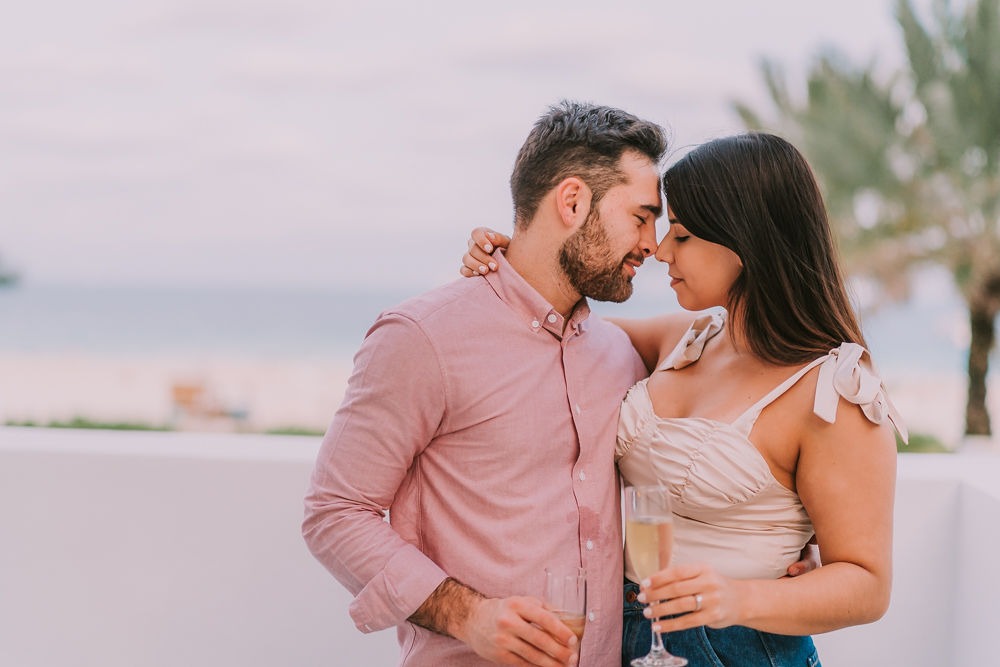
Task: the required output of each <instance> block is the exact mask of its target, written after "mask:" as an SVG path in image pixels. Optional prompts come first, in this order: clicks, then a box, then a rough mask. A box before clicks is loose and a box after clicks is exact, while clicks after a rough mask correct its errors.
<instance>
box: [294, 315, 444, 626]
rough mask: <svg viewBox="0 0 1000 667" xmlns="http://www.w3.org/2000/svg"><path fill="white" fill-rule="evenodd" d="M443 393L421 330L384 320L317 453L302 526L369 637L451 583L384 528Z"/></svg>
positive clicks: (435, 423) (434, 422)
mask: <svg viewBox="0 0 1000 667" xmlns="http://www.w3.org/2000/svg"><path fill="white" fill-rule="evenodd" d="M444 394H445V391H444V382H443V377H442V372H441V368H440V365H439V363H438V356H437V355H436V354H435V351H434V348H433V346H432V345H431V343H430V341H429V340H428V338H427V336H426V335H425V334H424V332H423V331H422V330H421V328H420V327H419V325H418V324H417V323H415V322H414V321H413V320H411V319H409V318H407V317H405V316H403V315H399V314H391V313H390V314H384V315H382V316H381V317H379V319H378V320H377V321H376V322H375V324H374V325H373V326H372V328H371V329H370V330H369V332H368V335H367V336H366V337H365V341H364V343H363V344H362V346H361V349H360V350H359V351H358V353H357V355H356V356H355V358H354V371H353V373H352V374H351V378H350V380H349V382H348V386H347V391H346V393H345V395H344V400H343V403H341V406H340V408H339V409H338V410H337V412H336V414H335V416H334V418H333V421H332V423H331V424H330V427H329V429H328V430H327V432H326V435H325V437H324V438H323V442H322V445H321V446H320V450H319V453H318V455H317V459H316V465H315V468H314V469H313V473H312V478H311V482H310V488H309V491H308V494H307V495H306V499H305V520H304V521H303V524H302V533H303V536H304V538H305V541H306V544H307V545H308V546H309V549H310V551H312V553H313V555H315V556H316V558H317V559H318V560H319V561H320V562H321V563H322V564H323V565H324V566H325V567H326V568H327V569H328V570H329V571H330V572H331V573H332V574H333V576H334V577H335V578H336V579H337V580H338V581H339V582H340V583H341V584H343V585H344V586H345V587H346V588H347V589H348V590H349V591H350V592H351V593H352V594H353V595H354V596H355V599H354V601H353V602H352V604H351V606H350V614H351V618H352V619H353V620H354V622H355V625H356V626H357V627H358V629H359V630H361V631H363V632H373V631H376V630H382V629H384V628H388V627H392V626H394V625H399V624H401V623H403V622H404V621H405V620H406V618H408V617H409V616H410V615H412V614H413V612H414V611H416V610H417V608H418V607H419V606H420V605H421V604H422V603H423V602H424V601H425V600H426V599H427V598H428V596H429V595H430V594H431V593H432V592H433V591H434V589H435V588H437V587H438V585H440V583H441V582H442V581H444V579H445V578H446V577H447V574H446V573H445V572H444V571H443V570H442V569H441V568H440V567H438V566H437V565H436V564H435V563H434V562H433V561H431V560H430V559H429V558H428V557H427V556H426V555H424V554H423V553H422V552H421V551H420V550H419V549H417V547H416V546H414V545H413V544H410V543H409V542H407V541H406V540H404V539H403V538H402V537H401V536H400V535H399V534H398V533H397V532H396V531H395V530H393V528H392V526H390V524H389V523H387V522H386V521H385V511H386V510H387V509H388V508H389V506H390V505H391V504H392V500H393V498H394V497H395V495H396V491H397V490H398V488H399V486H400V484H401V483H402V481H403V479H404V477H405V476H406V474H407V471H408V470H409V469H410V467H411V465H412V464H413V461H414V459H415V458H416V457H417V456H418V455H419V454H420V453H421V452H422V451H423V450H424V448H425V447H427V445H428V444H429V443H430V441H431V439H432V438H433V437H434V435H435V433H436V432H437V430H438V427H439V425H440V423H441V420H442V418H443V416H444V411H445V396H444Z"/></svg>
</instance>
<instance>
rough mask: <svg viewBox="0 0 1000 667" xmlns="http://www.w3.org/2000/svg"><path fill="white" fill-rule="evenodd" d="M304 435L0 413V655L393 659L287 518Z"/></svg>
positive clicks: (88, 659)
mask: <svg viewBox="0 0 1000 667" xmlns="http://www.w3.org/2000/svg"><path fill="white" fill-rule="evenodd" d="M316 446H317V441H316V439H314V438H285V437H254V436H219V435H175V434H135V433H109V432H97V431H93V432H85V431H78V432H62V431H44V430H39V431H33V430H17V429H0V540H2V546H0V665H3V666H4V667H55V666H56V665H58V666H60V667H76V666H79V667H139V666H141V667H160V666H162V667H167V666H171V667H173V666H181V665H183V666H186V667H198V666H205V667H208V666H210V665H211V666H213V667H228V666H230V665H241V666H248V667H250V666H260V667H264V666H265V665H267V666H271V665H274V666H278V665H280V666H282V667H284V666H287V665H294V666H302V667H307V666H311V665H315V666H317V667H318V666H320V665H325V666H332V665H345V666H346V665H362V664H368V665H392V664H394V663H395V662H396V655H397V648H396V641H395V633H394V632H392V631H388V632H381V633H376V634H372V635H364V634H362V633H360V632H358V631H356V630H355V629H354V627H353V624H352V623H351V622H350V618H349V617H348V615H347V604H348V602H349V600H350V596H349V595H348V594H347V592H346V591H344V590H343V589H342V588H341V587H340V586H339V585H338V584H337V583H336V582H335V581H334V580H333V578H332V577H331V576H330V575H329V574H328V573H327V572H326V571H325V570H324V569H323V568H322V566H320V565H319V563H318V562H317V561H315V560H314V559H313V557H312V555H311V554H309V552H308V551H307V549H306V547H305V544H304V543H303V541H302V538H301V536H300V533H299V523H300V521H301V517H302V496H303V494H304V491H305V485H306V482H307V479H308V475H309V471H310V469H311V465H312V460H313V458H314V456H315V452H316Z"/></svg>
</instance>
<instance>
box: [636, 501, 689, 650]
mask: <svg viewBox="0 0 1000 667" xmlns="http://www.w3.org/2000/svg"><path fill="white" fill-rule="evenodd" d="M673 519H674V515H673V512H671V510H670V492H669V491H668V490H667V488H666V487H665V486H628V487H625V551H626V552H627V553H628V558H629V562H630V563H631V564H632V569H633V570H634V571H635V573H636V574H637V575H638V576H639V579H640V580H642V579H647V578H649V577H650V576H652V575H653V574H655V573H656V572H659V571H660V570H662V569H663V568H665V567H667V566H668V565H669V564H670V553H671V550H672V548H673V537H674V521H673ZM654 622H655V621H654ZM687 662H688V661H687V659H686V658H681V657H678V656H675V655H671V654H670V653H668V652H667V650H666V649H665V648H663V639H662V638H661V637H660V634H659V633H658V632H656V631H655V630H654V631H653V645H652V647H651V648H650V651H649V653H648V654H646V655H645V656H643V657H641V658H636V659H635V660H633V661H632V667H682V666H683V665H686V664H687Z"/></svg>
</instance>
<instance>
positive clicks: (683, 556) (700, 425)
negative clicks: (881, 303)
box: [616, 309, 906, 581]
mask: <svg viewBox="0 0 1000 667" xmlns="http://www.w3.org/2000/svg"><path fill="white" fill-rule="evenodd" d="M725 320H726V312H725V310H722V309H717V310H714V311H710V312H709V313H707V314H705V315H702V316H700V317H698V318H697V319H696V320H695V322H694V323H693V324H692V325H691V328H690V329H688V331H687V333H686V334H685V335H684V337H683V338H682V339H681V341H680V342H679V343H678V344H677V346H676V347H675V348H674V350H673V351H672V352H671V354H670V355H669V356H668V357H667V358H666V359H665V360H664V362H663V363H662V364H660V366H659V367H658V368H657V371H661V370H670V369H679V368H683V367H685V366H687V365H689V364H692V363H694V362H695V361H697V360H698V359H699V358H700V357H701V353H702V350H703V349H704V347H705V343H706V342H708V340H709V339H711V338H712V337H713V336H715V335H716V334H717V333H719V332H720V331H722V329H723V327H724V325H725ZM864 354H865V349H864V348H863V347H861V346H860V345H857V344H855V343H844V344H843V345H841V346H840V347H839V348H837V349H834V350H831V351H830V352H829V353H828V354H826V355H824V356H822V357H820V358H819V359H816V360H814V361H813V362H811V363H809V364H808V365H806V366H805V367H804V368H802V369H801V370H799V371H798V372H796V373H795V374H794V375H792V376H791V377H789V378H788V379H787V380H785V381H784V382H782V383H781V384H780V385H779V386H777V387H775V388H774V389H773V390H772V391H771V392H769V393H768V394H767V395H766V396H764V397H763V398H761V399H760V400H759V401H757V402H756V403H754V404H753V405H752V406H751V407H750V408H749V409H748V410H747V411H746V412H744V413H743V414H742V415H741V416H740V417H738V418H737V419H736V420H735V421H733V422H729V423H727V422H721V421H717V420H714V419H705V418H700V417H684V418H661V417H659V416H657V415H656V414H655V413H654V412H653V406H652V403H651V401H650V398H649V393H648V392H647V389H646V380H643V381H641V382H639V383H638V384H636V385H635V386H634V387H632V389H631V390H629V392H628V395H627V396H626V397H625V402H624V404H623V405H622V410H621V419H620V421H619V425H618V443H617V450H616V458H617V459H618V465H619V468H620V470H621V473H622V475H623V477H624V478H625V483H626V484H629V485H643V484H654V485H658V484H664V485H667V486H668V487H669V488H670V490H671V496H672V498H671V501H672V504H673V511H674V551H673V560H672V562H673V563H674V564H676V563H684V562H689V563H709V564H711V565H712V566H714V567H715V568H716V570H717V571H718V572H720V573H721V574H723V575H725V576H728V577H733V578H737V579H759V578H767V579H775V578H778V577H782V576H784V575H785V574H786V570H787V568H788V566H789V565H791V564H792V563H794V562H795V561H797V560H799V557H800V553H801V551H802V548H803V547H804V546H805V544H806V543H807V542H808V541H809V539H810V538H811V537H812V535H813V527H812V523H811V522H810V520H809V515H808V514H807V513H806V510H805V508H804V507H803V506H802V502H801V501H800V500H799V497H798V495H796V494H795V493H794V492H793V491H791V490H789V489H788V488H786V487H785V486H783V485H782V484H781V483H779V482H778V480H776V479H775V478H774V475H773V474H772V473H771V470H770V468H769V467H768V465H767V462H766V461H765V460H764V458H763V457H762V456H761V455H760V453H759V452H758V450H757V448H756V447H755V446H754V444H753V443H752V442H751V441H750V439H749V434H750V431H751V429H752V428H753V425H754V422H756V421H757V417H758V416H759V415H760V413H761V411H762V410H763V409H764V408H765V407H767V406H768V405H769V404H770V403H771V402H772V401H774V400H775V399H777V398H778V397H779V396H781V395H782V394H783V393H784V392H785V391H787V390H788V388H789V387H791V386H792V385H794V384H795V383H796V382H798V380H799V379H800V378H801V377H802V376H803V375H805V374H806V373H807V372H809V371H810V370H811V369H813V368H815V367H816V366H819V367H820V372H819V377H818V381H817V387H816V399H815V404H814V407H813V409H814V412H815V413H816V414H817V415H819V416H820V417H821V418H822V419H824V420H826V421H827V422H829V423H833V421H834V420H835V419H836V414H837V406H838V403H839V399H840V397H843V398H845V399H846V400H848V401H850V402H851V403H854V404H856V405H858V406H859V407H860V408H861V409H862V411H863V412H864V414H865V416H866V417H867V418H868V419H869V420H870V421H872V422H874V423H881V422H882V420H883V419H889V420H890V421H891V423H892V424H893V426H895V427H896V429H897V430H898V431H899V432H900V434H901V435H902V436H903V438H904V440H905V439H906V431H905V429H904V428H903V425H902V421H901V420H900V419H899V415H898V413H897V412H896V410H895V408H894V407H893V405H892V403H891V402H890V401H889V398H888V396H887V395H886V392H885V388H884V386H883V384H882V381H881V380H880V379H879V378H878V376H877V375H876V374H875V372H874V371H873V370H871V369H870V368H869V366H868V365H867V364H865V365H862V364H861V363H860V362H861V358H862V355H864ZM720 381H723V382H724V381H725V380H724V379H721V380H720ZM626 575H627V576H628V577H629V578H630V579H632V580H633V581H635V580H636V579H635V573H634V572H633V571H632V570H631V567H630V566H629V564H628V562H627V561H626Z"/></svg>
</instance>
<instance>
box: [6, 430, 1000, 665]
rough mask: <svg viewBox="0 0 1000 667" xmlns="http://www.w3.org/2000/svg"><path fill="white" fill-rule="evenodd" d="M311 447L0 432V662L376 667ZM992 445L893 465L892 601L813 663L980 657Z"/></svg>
mask: <svg viewBox="0 0 1000 667" xmlns="http://www.w3.org/2000/svg"><path fill="white" fill-rule="evenodd" d="M317 446H318V439H317V438H295V437H278V436H251V435H219V434H211V435H207V434H176V433H117V432H105V431H58V430H44V429H39V430H34V429H14V428H0V665H2V666H4V667H8V666H9V667H51V666H52V665H60V667H136V666H141V667H161V666H162V667H168V666H169V667H174V666H180V665H183V666H185V667H200V666H205V667H209V666H211V667H218V666H224V665H241V666H247V667H264V666H279V665H280V666H287V665H293V666H296V667H309V666H316V667H320V666H323V667H333V666H349V665H350V666H353V665H393V664H395V663H396V656H397V650H396V642H395V635H394V633H392V632H380V633H375V634H371V635H363V634H361V633H359V632H357V631H356V630H355V629H354V627H353V624H352V623H351V621H350V618H349V617H348V615H347V611H346V610H347V605H348V603H349V600H350V598H349V595H348V594H347V593H346V591H344V590H343V589H342V588H341V587H340V586H339V585H338V584H337V583H336V582H335V581H334V580H333V579H332V577H330V576H329V575H328V574H327V573H326V572H325V571H324V570H323V569H322V567H321V566H320V565H319V564H318V563H317V562H316V561H315V560H313V558H312V556H311V555H310V554H309V553H308V552H307V550H306V548H305V546H304V544H303V542H302V539H301V537H300V534H299V522H300V520H301V515H302V495H303V492H304V490H305V486H306V482H307V478H308V475H309V471H310V469H311V466H312V461H313V458H314V456H315V453H316V448H317ZM998 480H1000V454H996V453H990V452H983V453H978V454H976V453H971V452H968V453H962V454H950V455H949V454H943V455H933V454H911V455H906V456H903V457H901V459H900V474H899V485H898V492H897V506H896V507H897V509H896V536H895V538H896V539H895V551H896V574H895V587H894V594H893V602H892V606H891V608H890V610H889V613H888V614H887V615H886V616H885V618H883V619H882V620H881V621H879V622H878V623H874V624H872V625H868V626H863V627H859V628H851V629H848V630H842V631H839V632H835V633H830V634H828V635H822V636H819V637H817V643H818V645H819V647H820V652H821V657H822V658H823V663H824V665H825V666H826V667H838V666H840V665H844V666H847V665H850V666H851V667H864V666H866V665H872V666H876V665H877V666H880V667H881V666H884V665H908V666H910V667H920V666H923V665H926V666H928V667H929V666H931V665H935V666H937V665H955V666H966V665H968V666H970V667H971V665H974V664H975V665H979V664H992V661H995V648H994V646H993V641H992V635H991V631H992V630H993V628H994V627H995V626H996V623H997V621H998V620H1000V618H998V616H1000V615H998V613H997V611H996V609H997V608H998V607H997V604H996V601H997V600H998V599H1000V573H998V571H997V568H996V567H995V563H994V560H995V556H996V554H997V553H1000V490H998V489H1000V482H998Z"/></svg>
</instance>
